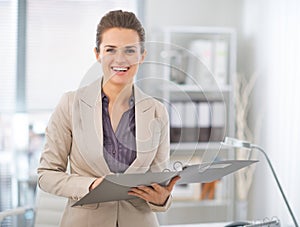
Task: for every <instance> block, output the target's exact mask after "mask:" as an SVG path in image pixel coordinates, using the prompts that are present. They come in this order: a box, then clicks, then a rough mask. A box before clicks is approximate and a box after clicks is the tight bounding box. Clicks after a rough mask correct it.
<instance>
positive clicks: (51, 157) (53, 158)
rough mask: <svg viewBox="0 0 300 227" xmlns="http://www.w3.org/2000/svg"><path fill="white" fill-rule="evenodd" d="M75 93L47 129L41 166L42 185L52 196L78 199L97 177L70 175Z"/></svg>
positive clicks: (63, 101)
mask: <svg viewBox="0 0 300 227" xmlns="http://www.w3.org/2000/svg"><path fill="white" fill-rule="evenodd" d="M73 95H74V94H73V93H71V92H69V93H66V94H64V95H63V96H62V98H61V100H60V102H59V104H58V106H57V107H56V108H55V110H54V112H53V114H52V116H51V118H50V121H49V123H48V126H47V128H46V133H45V137H46V142H45V146H44V150H43V152H42V155H41V158H40V164H39V167H38V170H37V172H38V185H39V187H40V188H41V189H42V190H44V191H46V192H49V193H52V194H56V195H58V196H64V197H68V198H72V199H74V200H78V199H80V198H81V197H83V196H84V195H85V194H86V193H88V191H89V186H90V184H91V183H92V182H93V181H94V180H95V179H96V178H94V177H88V176H79V175H77V174H69V173H67V166H68V157H69V154H70V151H71V147H72V117H71V109H72V101H71V100H70V99H72V98H71V97H73Z"/></svg>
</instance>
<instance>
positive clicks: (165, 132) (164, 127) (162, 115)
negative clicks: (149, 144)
mask: <svg viewBox="0 0 300 227" xmlns="http://www.w3.org/2000/svg"><path fill="white" fill-rule="evenodd" d="M157 105H158V107H157V111H156V114H157V115H156V117H157V118H158V119H159V120H160V124H161V133H160V140H159V144H158V148H157V153H156V156H155V158H154V160H153V162H152V164H151V167H150V169H151V171H152V172H161V171H163V170H164V169H165V168H167V167H168V165H169V161H170V125H169V115H168V111H167V109H166V108H165V106H164V105H163V104H161V103H158V104H157ZM171 203H172V195H170V196H169V198H168V199H167V201H166V203H165V204H164V205H163V206H157V205H154V204H152V203H149V202H148V205H149V207H150V208H151V210H152V211H154V212H164V211H167V210H168V209H169V207H170V206H171Z"/></svg>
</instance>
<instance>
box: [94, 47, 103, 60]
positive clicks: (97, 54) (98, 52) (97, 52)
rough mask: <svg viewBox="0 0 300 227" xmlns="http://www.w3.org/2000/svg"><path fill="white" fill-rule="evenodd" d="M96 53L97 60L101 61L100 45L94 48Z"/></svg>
mask: <svg viewBox="0 0 300 227" xmlns="http://www.w3.org/2000/svg"><path fill="white" fill-rule="evenodd" d="M94 53H95V56H96V59H97V61H99V62H101V61H100V50H99V49H98V47H95V48H94Z"/></svg>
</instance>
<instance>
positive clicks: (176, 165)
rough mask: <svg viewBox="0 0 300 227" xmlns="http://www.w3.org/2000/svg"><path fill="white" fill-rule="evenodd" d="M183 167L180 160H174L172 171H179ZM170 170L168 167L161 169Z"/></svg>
mask: <svg viewBox="0 0 300 227" xmlns="http://www.w3.org/2000/svg"><path fill="white" fill-rule="evenodd" d="M183 169H184V166H183V164H182V162H181V161H175V162H174V163H173V171H175V172H179V171H182V170H183ZM171 171H172V170H170V169H168V168H166V169H164V170H163V172H171Z"/></svg>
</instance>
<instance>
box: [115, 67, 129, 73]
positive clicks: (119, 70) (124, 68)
mask: <svg viewBox="0 0 300 227" xmlns="http://www.w3.org/2000/svg"><path fill="white" fill-rule="evenodd" d="M128 69H129V67H112V70H114V71H116V72H126V71H127V70H128Z"/></svg>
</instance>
